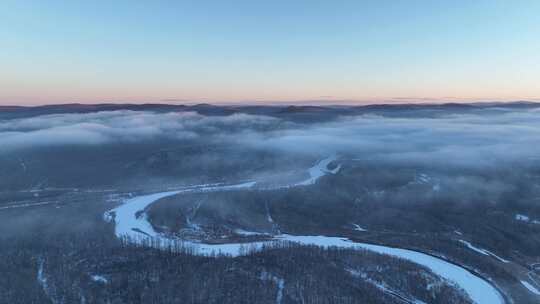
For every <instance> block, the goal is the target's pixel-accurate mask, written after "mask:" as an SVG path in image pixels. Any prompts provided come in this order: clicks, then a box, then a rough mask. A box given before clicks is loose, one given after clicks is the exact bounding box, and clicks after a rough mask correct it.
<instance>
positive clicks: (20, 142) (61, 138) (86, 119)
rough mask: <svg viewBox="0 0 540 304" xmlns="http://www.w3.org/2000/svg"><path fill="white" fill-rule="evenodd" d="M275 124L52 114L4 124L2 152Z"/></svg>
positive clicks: (189, 115) (187, 115) (247, 119)
mask: <svg viewBox="0 0 540 304" xmlns="http://www.w3.org/2000/svg"><path fill="white" fill-rule="evenodd" d="M275 121H277V120H276V119H274V118H271V117H259V116H254V115H247V114H234V115H230V116H219V117H218V116H203V115H200V114H197V113H194V112H181V113H176V112H171V113H153V112H137V111H105V112H96V113H88V114H54V115H43V116H37V117H32V118H22V119H12V120H5V121H0V140H1V141H2V147H0V151H2V150H3V151H12V150H15V149H24V148H32V147H39V146H51V145H52V146H58V145H99V144H107V143H126V142H144V141H147V140H155V139H169V140H184V139H194V138H198V137H201V136H213V135H216V134H218V133H222V132H225V131H227V132H231V133H235V132H239V131H242V130H244V129H246V128H250V129H254V130H257V129H259V128H264V127H265V126H266V125H269V124H272V123H275Z"/></svg>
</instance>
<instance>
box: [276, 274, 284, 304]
mask: <svg viewBox="0 0 540 304" xmlns="http://www.w3.org/2000/svg"><path fill="white" fill-rule="evenodd" d="M277 284H278V292H277V295H276V304H281V302H282V300H283V288H284V287H285V280H283V279H278V280H277Z"/></svg>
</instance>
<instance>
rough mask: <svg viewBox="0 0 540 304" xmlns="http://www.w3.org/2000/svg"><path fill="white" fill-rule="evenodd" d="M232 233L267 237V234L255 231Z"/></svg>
mask: <svg viewBox="0 0 540 304" xmlns="http://www.w3.org/2000/svg"><path fill="white" fill-rule="evenodd" d="M234 233H236V234H238V235H242V236H258V235H259V236H260V235H269V234H268V233H264V232H256V231H247V230H244V229H235V230H234Z"/></svg>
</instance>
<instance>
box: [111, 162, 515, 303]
mask: <svg viewBox="0 0 540 304" xmlns="http://www.w3.org/2000/svg"><path fill="white" fill-rule="evenodd" d="M333 160H335V156H333V157H329V158H326V159H323V160H322V161H320V162H319V163H318V164H317V165H316V166H315V167H313V168H311V169H310V170H309V174H310V178H309V179H308V180H306V181H304V182H301V183H298V184H296V185H309V184H313V183H315V182H316V180H317V179H318V178H320V177H321V176H323V175H324V174H328V173H335V172H337V170H339V167H337V168H336V169H334V170H328V169H327V166H328V164H329V163H330V162H331V161H333ZM254 185H255V182H249V183H243V184H237V185H210V186H207V185H202V186H194V187H189V188H185V189H182V190H176V191H167V192H160V193H155V194H150V195H143V196H138V197H135V198H132V199H129V200H127V201H126V202H125V203H124V204H123V205H120V206H119V207H117V208H115V209H113V210H111V211H109V212H107V213H106V214H105V219H106V220H108V221H114V223H115V233H116V236H118V237H128V238H129V239H131V240H132V241H135V242H145V241H147V243H148V244H154V245H155V246H157V247H161V248H169V247H170V246H174V245H175V244H178V242H179V241H180V242H181V243H182V245H183V246H185V247H190V248H192V249H193V250H192V252H193V254H198V255H209V254H222V255H228V256H232V257H236V256H240V255H244V254H247V253H248V252H251V251H252V250H260V249H261V248H262V247H263V245H264V244H268V242H270V241H256V242H249V243H226V244H206V243H197V242H193V241H182V240H178V239H171V238H168V237H167V236H165V235H161V234H159V233H158V232H156V231H155V230H154V229H153V227H152V225H151V224H150V223H149V222H148V221H147V218H146V214H145V212H144V210H145V209H146V208H147V207H148V206H149V205H151V204H152V203H154V202H155V201H157V200H159V199H162V198H165V197H168V196H172V195H176V194H179V193H188V192H191V193H193V192H211V191H230V190H239V189H249V188H251V187H253V186H254ZM272 239H273V240H274V241H288V242H294V243H298V244H301V245H314V246H321V247H340V248H350V249H357V250H370V251H373V252H377V253H381V254H387V255H391V256H395V257H399V258H403V259H407V260H409V261H412V262H415V263H417V264H420V265H423V266H425V267H427V268H429V269H431V271H433V272H434V273H436V274H438V275H439V276H441V277H442V278H445V279H446V280H448V281H449V282H451V283H454V284H456V285H457V286H459V287H460V288H461V289H463V290H464V291H465V292H466V293H467V294H468V295H469V297H470V298H471V299H472V300H473V301H474V302H475V303H486V304H497V303H500V304H502V303H504V300H503V298H502V296H501V294H500V293H499V292H498V291H497V290H496V289H495V288H494V287H493V286H492V285H491V284H490V283H488V282H487V281H485V280H484V279H482V278H480V277H478V276H476V275H474V274H472V273H471V272H469V271H468V270H466V269H465V268H462V267H459V266H457V265H455V264H452V263H449V262H447V261H445V260H443V259H439V258H436V257H433V256H430V255H427V254H424V253H421V252H416V251H412V250H406V249H400V248H392V247H386V246H381V245H373V244H366V243H357V242H353V241H351V240H349V239H347V238H340V237H328V236H301V235H289V234H279V235H275V236H274V237H273V238H272ZM156 244H157V245H156Z"/></svg>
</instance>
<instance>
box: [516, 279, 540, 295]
mask: <svg viewBox="0 0 540 304" xmlns="http://www.w3.org/2000/svg"><path fill="white" fill-rule="evenodd" d="M521 285H523V286H525V288H527V289H528V290H529V291H530V292H532V293H533V294H535V295H537V296H540V290H538V289H537V288H536V287H534V286H532V285H531V284H530V283H529V282H527V281H521Z"/></svg>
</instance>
